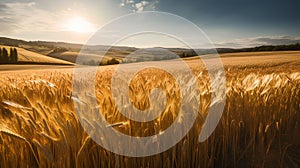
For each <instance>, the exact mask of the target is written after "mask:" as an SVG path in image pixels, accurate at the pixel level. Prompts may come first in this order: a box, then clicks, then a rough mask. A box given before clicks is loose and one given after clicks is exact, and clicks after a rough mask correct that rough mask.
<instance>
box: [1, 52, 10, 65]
mask: <svg viewBox="0 0 300 168" xmlns="http://www.w3.org/2000/svg"><path fill="white" fill-rule="evenodd" d="M2 58H3V63H4V64H7V63H9V57H8V52H7V50H6V48H3V50H2Z"/></svg>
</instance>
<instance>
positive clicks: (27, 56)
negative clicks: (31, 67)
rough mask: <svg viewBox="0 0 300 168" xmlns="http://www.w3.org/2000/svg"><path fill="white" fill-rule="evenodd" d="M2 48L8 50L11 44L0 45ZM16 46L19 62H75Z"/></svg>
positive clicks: (68, 63) (69, 63) (67, 63)
mask: <svg viewBox="0 0 300 168" xmlns="http://www.w3.org/2000/svg"><path fill="white" fill-rule="evenodd" d="M0 48H6V49H7V50H8V51H9V49H10V48H12V47H11V46H3V45H0ZM13 48H16V49H17V51H18V63H23V64H58V65H72V64H73V63H71V62H68V61H64V60H60V59H56V58H51V57H49V56H45V55H42V54H39V53H36V52H32V51H28V50H26V49H23V48H19V47H13Z"/></svg>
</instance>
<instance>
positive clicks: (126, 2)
mask: <svg viewBox="0 0 300 168" xmlns="http://www.w3.org/2000/svg"><path fill="white" fill-rule="evenodd" d="M158 3H159V1H158V0H147V1H145V0H142V1H140V0H135V1H134V0H122V2H121V3H120V7H125V8H127V9H128V10H129V11H130V12H142V11H153V10H156V7H157V4H158Z"/></svg>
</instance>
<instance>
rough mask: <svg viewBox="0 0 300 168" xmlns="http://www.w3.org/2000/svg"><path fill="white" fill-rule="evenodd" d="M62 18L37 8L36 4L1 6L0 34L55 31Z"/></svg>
mask: <svg viewBox="0 0 300 168" xmlns="http://www.w3.org/2000/svg"><path fill="white" fill-rule="evenodd" d="M59 18H60V16H59V15H57V14H55V13H51V12H48V11H45V10H42V9H39V8H37V7H36V3H35V2H13V3H10V2H9V3H2V4H0V23H1V26H0V33H23V32H33V31H55V30H57V28H58V20H59Z"/></svg>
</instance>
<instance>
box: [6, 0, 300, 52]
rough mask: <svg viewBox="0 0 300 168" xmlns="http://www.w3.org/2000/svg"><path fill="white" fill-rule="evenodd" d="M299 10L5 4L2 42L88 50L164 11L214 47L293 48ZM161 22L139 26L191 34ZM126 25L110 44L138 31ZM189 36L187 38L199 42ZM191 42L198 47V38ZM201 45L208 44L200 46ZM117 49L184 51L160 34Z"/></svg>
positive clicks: (211, 1)
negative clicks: (96, 39)
mask: <svg viewBox="0 0 300 168" xmlns="http://www.w3.org/2000/svg"><path fill="white" fill-rule="evenodd" d="M299 6H300V1H299V0H285V1H283V0H222V1H221V0H219V1H217V0H143V1H141V0H60V1H55V0H53V1H49V0H1V1H0V36H4V37H11V38H18V39H24V40H32V41H34V40H43V41H64V42H72V43H81V44H85V43H86V42H87V41H88V40H89V39H90V38H91V37H93V35H94V34H95V32H96V31H97V30H99V29H101V28H103V27H105V26H107V24H108V23H111V22H112V21H116V20H118V19H117V18H119V17H121V16H124V15H128V14H137V13H141V12H143V11H161V12H168V13H171V14H175V15H178V16H180V17H183V18H185V19H187V20H188V21H190V22H192V23H194V24H195V25H197V26H198V27H199V28H200V29H201V30H203V32H204V33H205V34H206V35H207V37H208V38H209V39H210V41H211V42H212V43H213V44H214V46H215V47H232V48H240V47H250V46H258V45H277V44H291V43H297V42H300V31H299V30H300V12H299ZM157 20H160V19H157V18H155V17H152V18H150V19H149V18H147V19H144V20H143V19H141V20H140V22H141V23H143V24H141V25H142V26H144V27H143V28H145V29H147V26H149V25H151V23H152V22H153V24H156V25H157V26H158V27H163V28H164V29H168V30H169V31H170V33H171V34H172V33H173V34H178V33H179V34H180V32H182V31H186V30H187V29H186V26H187V25H186V23H184V22H180V23H179V22H175V21H174V20H173V22H172V21H171V20H172V19H165V20H163V21H162V20H161V21H158V22H157ZM122 23H123V25H120V24H119V25H118V24H116V25H118V26H116V27H114V28H111V30H110V31H107V33H106V37H105V38H106V40H107V41H110V40H112V39H114V38H112V37H114V36H116V35H118V34H120V32H124V31H125V32H126V31H127V29H131V30H135V28H136V26H137V25H138V24H135V23H132V22H130V23H131V24H130V25H126V26H124V25H125V24H126V22H122ZM125 29H126V30H125ZM185 34H186V36H188V38H193V37H197V36H195V35H194V34H192V33H190V34H188V33H185ZM103 41H104V40H101V42H103ZM191 41H193V42H194V43H197V39H196V38H194V39H193V40H191ZM198 41H199V40H198ZM202 42H203V43H205V42H204V41H201V42H199V43H202ZM206 42H207V41H206ZM117 45H128V46H136V47H158V46H162V47H181V46H182V44H181V43H180V42H179V41H178V40H177V41H176V39H174V38H173V39H172V38H169V37H166V36H158V35H157V34H153V35H151V34H145V35H141V34H139V35H137V36H135V37H129V38H127V39H125V40H123V41H121V42H119V43H118V44H117Z"/></svg>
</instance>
